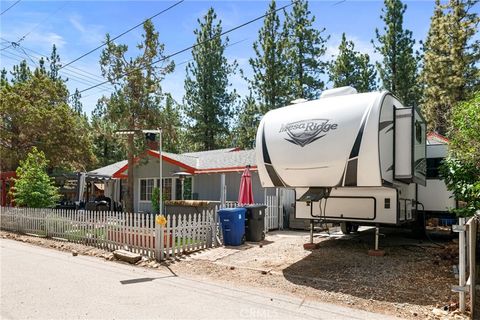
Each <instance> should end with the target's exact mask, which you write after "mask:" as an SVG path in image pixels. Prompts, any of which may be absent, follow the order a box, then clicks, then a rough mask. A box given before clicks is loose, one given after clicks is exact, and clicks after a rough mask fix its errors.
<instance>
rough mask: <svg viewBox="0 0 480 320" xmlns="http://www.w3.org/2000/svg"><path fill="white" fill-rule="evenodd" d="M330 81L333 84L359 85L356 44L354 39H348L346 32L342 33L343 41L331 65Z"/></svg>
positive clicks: (336, 85)
mask: <svg viewBox="0 0 480 320" xmlns="http://www.w3.org/2000/svg"><path fill="white" fill-rule="evenodd" d="M329 73H330V81H331V82H333V86H334V87H336V88H338V87H344V86H352V87H354V88H356V87H357V82H358V70H357V66H356V52H355V45H354V43H353V42H352V41H348V40H347V37H346V36H345V33H343V34H342V41H341V42H340V45H339V46H338V55H337V57H336V59H335V61H333V62H332V63H331V66H330V72H329Z"/></svg>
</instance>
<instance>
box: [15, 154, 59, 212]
mask: <svg viewBox="0 0 480 320" xmlns="http://www.w3.org/2000/svg"><path fill="white" fill-rule="evenodd" d="M47 165H48V161H47V159H46V158H45V154H44V153H43V152H42V151H39V150H37V148H35V147H33V149H32V151H31V152H30V153H29V154H28V155H27V158H26V159H25V160H23V161H20V166H19V167H18V168H17V179H15V189H14V192H13V195H14V197H15V203H16V205H17V206H20V207H30V208H47V207H52V206H54V205H55V204H56V202H57V201H58V200H59V198H60V195H59V193H58V188H56V187H55V186H54V184H53V181H52V180H51V179H50V177H49V176H48V174H47V172H46V169H47Z"/></svg>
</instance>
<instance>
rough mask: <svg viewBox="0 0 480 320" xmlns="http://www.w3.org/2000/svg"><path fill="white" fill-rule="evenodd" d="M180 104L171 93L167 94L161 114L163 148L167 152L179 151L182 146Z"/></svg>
mask: <svg viewBox="0 0 480 320" xmlns="http://www.w3.org/2000/svg"><path fill="white" fill-rule="evenodd" d="M179 110H180V106H179V105H178V104H177V102H176V101H175V100H174V99H173V98H172V96H171V95H170V94H166V100H165V106H163V107H162V110H161V113H160V115H159V123H160V127H161V128H162V148H163V150H165V151H167V152H173V153H179V152H180V150H181V148H182V145H181V144H182V142H181V137H180V136H181V131H180V130H181V129H180V128H181V126H182V121H181V118H180V111H179Z"/></svg>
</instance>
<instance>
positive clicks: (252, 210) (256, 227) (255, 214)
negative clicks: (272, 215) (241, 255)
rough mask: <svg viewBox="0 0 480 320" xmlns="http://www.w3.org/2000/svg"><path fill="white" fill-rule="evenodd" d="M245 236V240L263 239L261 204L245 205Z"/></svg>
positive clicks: (263, 209)
mask: <svg viewBox="0 0 480 320" xmlns="http://www.w3.org/2000/svg"><path fill="white" fill-rule="evenodd" d="M245 209H247V213H246V219H245V236H246V238H247V241H254V242H259V241H262V240H265V210H266V209H267V207H266V206H263V205H259V204H257V205H249V206H245Z"/></svg>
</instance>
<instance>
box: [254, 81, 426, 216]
mask: <svg viewBox="0 0 480 320" xmlns="http://www.w3.org/2000/svg"><path fill="white" fill-rule="evenodd" d="M425 131H426V128H425V120H424V118H423V117H422V115H421V113H420V112H419V110H417V109H416V108H410V107H405V106H403V105H402V104H401V103H400V101H399V100H398V99H396V98H395V97H394V96H393V95H392V94H390V93H389V92H386V91H383V92H370V93H361V94H357V93H356V91H354V89H353V88H339V89H333V90H328V91H326V92H325V93H324V94H322V97H321V98H320V99H318V100H314V101H307V102H302V103H298V104H294V105H290V106H287V107H283V108H279V109H276V110H272V111H270V112H268V113H267V114H266V115H265V116H264V117H263V119H262V121H261V123H260V125H259V128H258V131H257V138H256V150H257V152H256V156H257V164H258V172H259V175H260V180H261V182H262V186H263V187H285V188H292V189H294V190H295V198H296V203H295V207H296V208H295V216H296V218H304V219H324V220H327V221H344V222H347V221H349V222H355V223H357V224H394V225H398V224H402V223H405V222H409V221H413V220H414V219H415V218H416V208H417V188H416V186H417V184H420V185H425V183H426V133H425Z"/></svg>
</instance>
